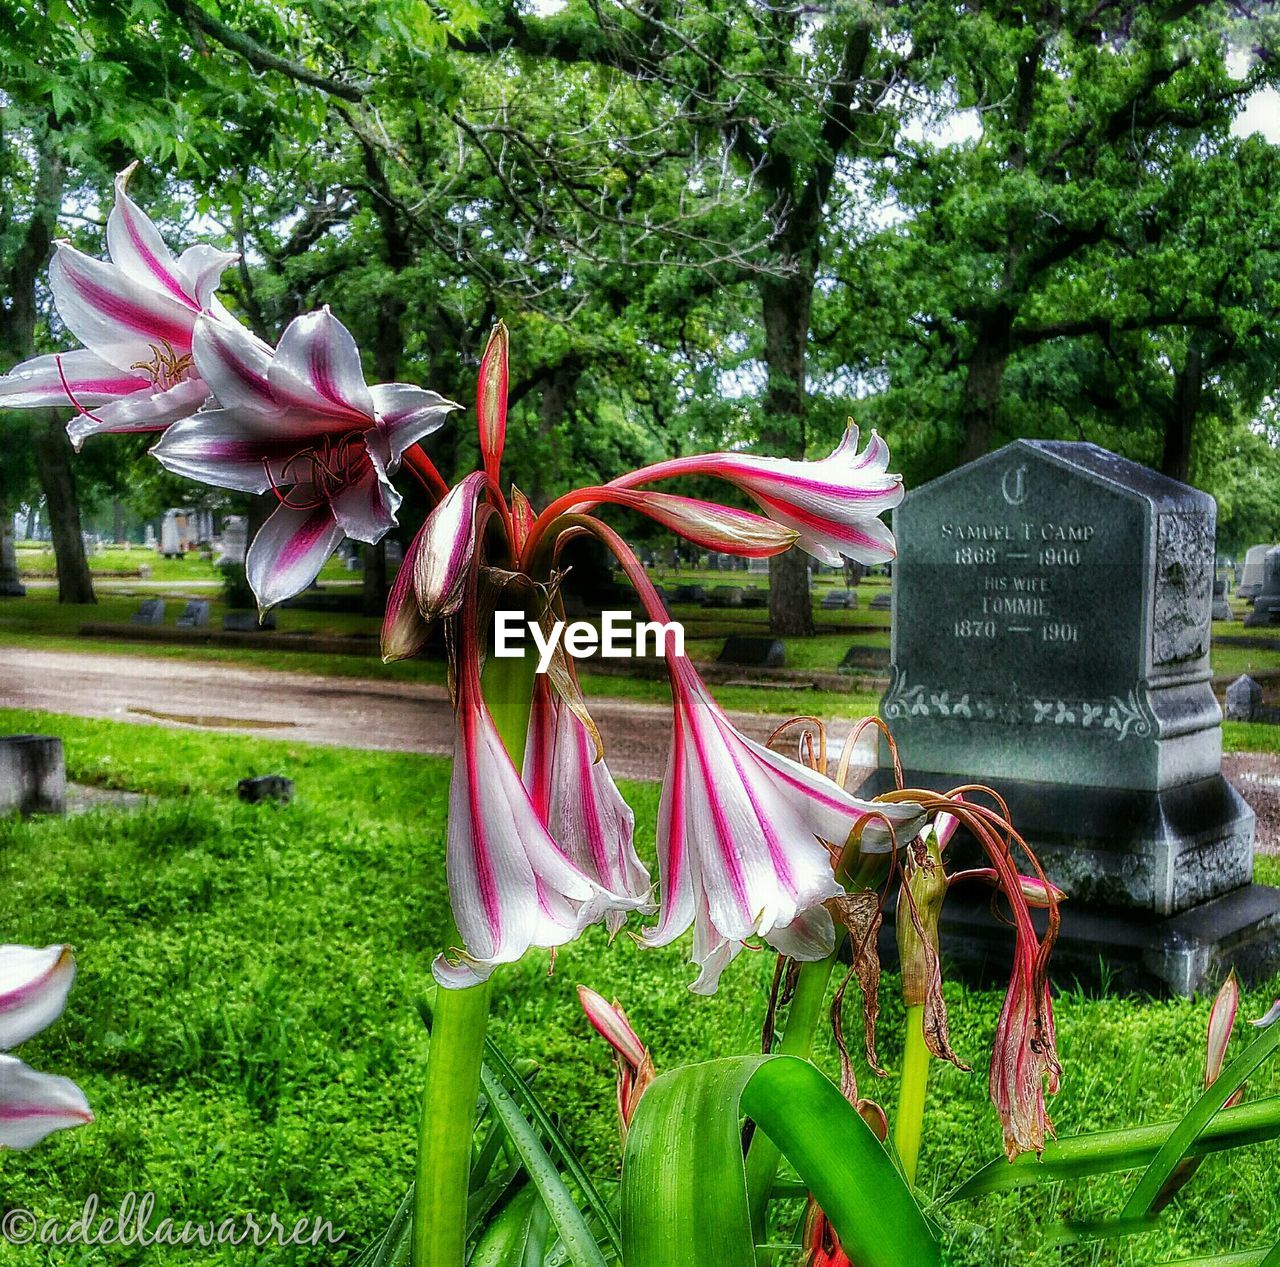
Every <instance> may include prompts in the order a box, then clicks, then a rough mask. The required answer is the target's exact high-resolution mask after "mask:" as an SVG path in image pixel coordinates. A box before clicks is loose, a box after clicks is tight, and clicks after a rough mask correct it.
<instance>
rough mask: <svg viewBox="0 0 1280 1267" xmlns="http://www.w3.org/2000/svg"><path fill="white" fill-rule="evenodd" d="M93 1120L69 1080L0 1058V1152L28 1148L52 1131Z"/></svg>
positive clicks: (17, 1061) (80, 1095) (10, 1058)
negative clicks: (37, 1071) (7, 1149)
mask: <svg viewBox="0 0 1280 1267" xmlns="http://www.w3.org/2000/svg"><path fill="white" fill-rule="evenodd" d="M92 1121H93V1114H92V1112H90V1110H89V1102H88V1101H87V1100H86V1099H85V1098H84V1092H83V1091H81V1090H80V1088H79V1087H78V1086H76V1084H75V1083H74V1082H72V1081H71V1079H70V1078H58V1077H55V1076H54V1075H52V1074H47V1073H36V1071H35V1070H34V1069H31V1068H29V1067H28V1066H27V1065H24V1064H23V1063H22V1061H20V1060H18V1059H17V1058H16V1057H14V1056H0V1149H5V1148H31V1147H33V1146H34V1145H36V1144H38V1143H39V1142H40V1141H41V1140H42V1139H44V1138H45V1136H46V1135H51V1134H52V1133H53V1132H54V1131H61V1130H67V1129H69V1128H70V1127H73V1126H83V1125H85V1123H86V1122H92Z"/></svg>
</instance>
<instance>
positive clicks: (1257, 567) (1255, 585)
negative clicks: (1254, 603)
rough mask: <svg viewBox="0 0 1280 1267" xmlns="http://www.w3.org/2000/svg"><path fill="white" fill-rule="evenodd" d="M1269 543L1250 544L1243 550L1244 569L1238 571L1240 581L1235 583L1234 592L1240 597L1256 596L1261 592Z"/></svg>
mask: <svg viewBox="0 0 1280 1267" xmlns="http://www.w3.org/2000/svg"><path fill="white" fill-rule="evenodd" d="M1270 549H1271V547H1270V546H1269V545H1260V546H1250V547H1249V548H1248V549H1247V550H1246V551H1245V552H1244V570H1243V571H1242V572H1241V573H1240V581H1239V583H1238V584H1237V585H1236V593H1237V594H1239V595H1240V597H1241V598H1256V597H1257V596H1258V595H1259V594H1260V593H1262V582H1263V577H1264V568H1265V564H1266V558H1267V551H1268V550H1270Z"/></svg>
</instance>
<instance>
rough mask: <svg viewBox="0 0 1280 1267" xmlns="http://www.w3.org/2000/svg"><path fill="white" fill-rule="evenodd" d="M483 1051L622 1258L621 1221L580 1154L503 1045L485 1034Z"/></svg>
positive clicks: (606, 1237)
mask: <svg viewBox="0 0 1280 1267" xmlns="http://www.w3.org/2000/svg"><path fill="white" fill-rule="evenodd" d="M484 1051H485V1056H486V1058H487V1062H488V1064H490V1065H491V1066H492V1067H493V1069H494V1071H495V1073H496V1074H497V1076H498V1078H499V1079H500V1080H501V1082H502V1083H503V1085H504V1086H506V1088H507V1089H508V1090H509V1091H510V1092H511V1094H512V1096H513V1098H514V1099H516V1100H518V1101H519V1102H520V1104H521V1105H522V1106H523V1108H524V1112H525V1113H526V1115H527V1116H528V1118H529V1120H530V1122H532V1123H533V1125H534V1126H536V1127H537V1128H538V1130H539V1131H541V1132H542V1136H543V1138H544V1139H545V1140H546V1141H547V1144H548V1146H549V1148H550V1149H551V1151H552V1152H553V1153H555V1154H556V1155H557V1156H558V1157H559V1159H560V1162H561V1164H562V1166H563V1167H564V1169H565V1171H566V1172H567V1173H568V1175H569V1177H570V1179H572V1181H573V1182H574V1184H575V1185H576V1186H577V1188H578V1191H579V1192H581V1193H582V1204H583V1208H584V1209H585V1210H587V1211H588V1212H589V1213H591V1214H594V1215H595V1217H596V1218H597V1219H598V1220H599V1222H600V1227H601V1230H602V1232H603V1234H604V1238H605V1240H607V1241H608V1242H609V1246H610V1248H611V1249H612V1250H613V1253H614V1255H615V1256H616V1257H617V1258H619V1259H621V1258H622V1236H621V1233H620V1232H619V1231H618V1224H617V1222H616V1220H615V1219H614V1217H613V1212H612V1210H610V1209H609V1207H608V1205H607V1204H606V1202H605V1199H604V1197H602V1196H601V1195H600V1191H599V1189H598V1188H597V1187H596V1186H595V1184H594V1183H593V1182H592V1181H591V1176H590V1175H588V1174H587V1172H586V1169H585V1168H584V1167H583V1165H582V1163H581V1161H579V1160H578V1154H577V1153H576V1152H575V1151H574V1149H573V1147H572V1145H570V1144H569V1142H568V1141H567V1140H566V1139H565V1137H564V1135H563V1134H561V1132H560V1130H559V1128H558V1127H557V1126H556V1124H555V1122H554V1121H553V1120H552V1118H551V1115H550V1114H549V1113H548V1112H547V1110H546V1109H545V1108H544V1107H543V1104H542V1101H541V1100H540V1099H539V1098H538V1095H537V1093H536V1092H535V1091H534V1090H533V1088H532V1087H531V1086H530V1085H529V1084H528V1082H526V1081H525V1080H524V1079H523V1078H521V1077H520V1075H519V1074H518V1073H517V1072H516V1070H515V1068H514V1067H513V1066H512V1064H511V1062H510V1060H508V1059H507V1056H506V1054H505V1053H504V1052H503V1050H502V1048H501V1047H499V1046H498V1044H497V1043H495V1042H494V1041H493V1039H492V1038H489V1037H488V1036H486V1037H485V1043H484Z"/></svg>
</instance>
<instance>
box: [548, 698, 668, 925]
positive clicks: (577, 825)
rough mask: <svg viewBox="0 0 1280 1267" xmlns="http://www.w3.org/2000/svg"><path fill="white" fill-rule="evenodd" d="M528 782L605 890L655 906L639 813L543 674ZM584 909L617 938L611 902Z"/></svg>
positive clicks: (617, 912) (555, 833) (576, 858)
mask: <svg viewBox="0 0 1280 1267" xmlns="http://www.w3.org/2000/svg"><path fill="white" fill-rule="evenodd" d="M524 783H525V786H526V787H527V788H528V789H529V796H530V798H531V799H532V801H533V804H534V808H535V809H536V810H537V811H538V817H539V818H540V819H541V820H542V822H543V823H544V824H546V827H547V830H548V831H549V832H550V833H551V835H552V837H553V838H554V839H555V840H557V841H559V843H560V846H561V848H562V849H563V850H564V851H565V853H566V854H568V856H569V858H570V859H571V860H572V861H573V862H574V864H575V865H576V866H577V867H578V868H579V869H580V870H581V871H582V872H583V873H584V874H585V875H588V876H590V877H591V879H593V880H594V881H595V882H596V883H597V884H599V885H600V888H601V892H602V893H607V894H620V895H622V896H623V897H625V898H626V899H627V900H628V909H636V910H647V911H652V910H653V909H654V908H653V907H652V906H651V905H649V891H650V888H651V882H650V880H649V872H648V870H647V869H646V868H645V865H644V863H642V862H641V861H640V859H639V857H638V856H637V854H636V850H635V843H634V841H635V827H636V818H635V815H634V814H633V813H632V812H631V807H630V806H629V805H628V804H627V803H626V801H624V800H623V799H622V793H621V792H619V791H618V785H617V784H616V783H615V782H614V781H613V776H612V775H611V774H610V773H609V767H608V766H607V765H605V763H604V760H603V759H599V760H598V759H597V756H596V750H595V741H594V739H593V738H592V736H591V734H590V732H589V731H588V730H587V727H586V726H585V725H584V723H583V722H582V720H581V718H579V717H578V716H577V715H576V714H575V713H574V711H573V710H572V709H571V708H569V706H568V705H567V704H565V703H564V701H563V700H561V699H560V698H559V696H558V695H557V694H556V692H555V691H554V690H553V689H552V687H551V684H550V683H549V682H548V681H547V679H546V678H545V677H543V678H541V679H540V680H539V681H538V683H537V685H536V686H535V688H534V696H533V708H532V710H531V711H530V714H529V735H528V739H527V741H526V743H525V758H524ZM579 914H580V916H581V918H582V919H583V920H584V921H585V923H588V924H592V923H595V922H596V920H597V919H598V918H599V917H600V915H601V914H603V915H604V919H605V924H606V926H607V927H608V929H609V933H610V935H611V936H616V935H617V933H618V932H619V931H621V929H622V926H623V924H624V923H625V922H626V918H627V913H626V910H625V909H623V908H621V907H619V906H616V905H614V904H613V902H612V901H611V900H610V901H606V902H605V903H603V904H599V903H597V905H596V907H591V906H588V907H587V908H586V909H584V910H582V911H580V912H579Z"/></svg>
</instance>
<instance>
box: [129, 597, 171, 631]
mask: <svg viewBox="0 0 1280 1267" xmlns="http://www.w3.org/2000/svg"><path fill="white" fill-rule="evenodd" d="M131 623H132V624H135V625H163V624H164V599H163V598H144V599H143V600H142V602H141V603H139V604H138V610H137V611H136V612H134V613H133V619H132V621H131Z"/></svg>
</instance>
